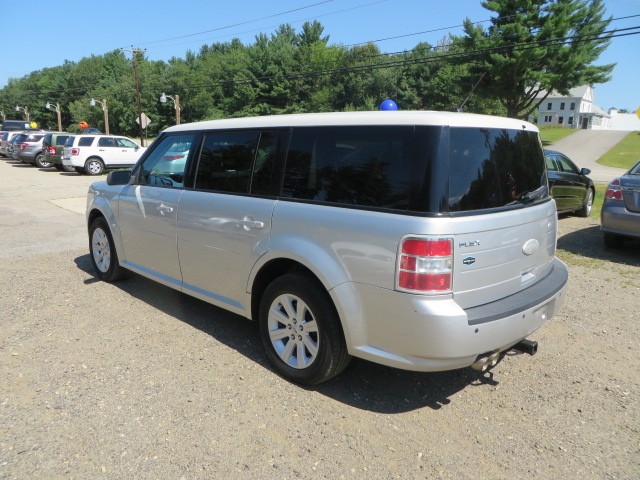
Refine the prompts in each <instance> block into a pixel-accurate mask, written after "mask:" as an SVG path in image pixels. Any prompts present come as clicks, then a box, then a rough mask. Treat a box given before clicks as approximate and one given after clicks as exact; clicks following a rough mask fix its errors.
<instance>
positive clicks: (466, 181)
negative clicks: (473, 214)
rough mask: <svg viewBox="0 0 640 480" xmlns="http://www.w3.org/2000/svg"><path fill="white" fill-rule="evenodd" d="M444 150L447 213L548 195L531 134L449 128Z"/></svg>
mask: <svg viewBox="0 0 640 480" xmlns="http://www.w3.org/2000/svg"><path fill="white" fill-rule="evenodd" d="M449 145H450V147H449V171H450V172H451V173H450V174H449V211H450V212H464V211H470V210H485V209H492V208H500V207H506V206H510V205H516V204H522V203H528V202H531V201H533V200H536V199H540V198H545V197H547V196H548V192H547V176H546V170H545V163H544V155H543V152H542V148H541V145H540V141H539V138H538V134H537V133H535V132H526V131H519V130H505V129H491V128H452V129H451V133H450V139H449Z"/></svg>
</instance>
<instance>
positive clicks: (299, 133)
mask: <svg viewBox="0 0 640 480" xmlns="http://www.w3.org/2000/svg"><path fill="white" fill-rule="evenodd" d="M441 131H442V127H417V128H416V127H414V126H353V127H351V126H345V127H301V128H296V129H294V130H293V133H292V137H291V143H290V146H289V152H288V155H287V162H286V167H285V175H284V185H283V191H282V196H283V197H289V198H295V199H301V200H313V201H320V202H331V203H339V204H349V205H358V206H363V207H374V208H384V209H394V210H412V211H419V212H430V211H433V210H434V209H436V208H437V205H433V204H432V203H431V201H430V200H431V192H430V190H431V187H430V179H431V170H432V168H433V165H434V164H435V163H436V159H437V157H438V155H439V154H438V151H439V150H438V149H439V145H440V133H441Z"/></svg>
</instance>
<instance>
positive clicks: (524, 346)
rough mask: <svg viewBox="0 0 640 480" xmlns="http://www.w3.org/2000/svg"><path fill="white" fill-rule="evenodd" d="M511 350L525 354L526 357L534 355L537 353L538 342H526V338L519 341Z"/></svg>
mask: <svg viewBox="0 0 640 480" xmlns="http://www.w3.org/2000/svg"><path fill="white" fill-rule="evenodd" d="M511 348H512V349H513V350H517V351H518V352H522V353H526V354H528V355H535V354H536V353H537V352H538V342H536V341H533V340H527V339H526V338H525V339H523V340H520V341H519V342H518V343H516V344H515V345H514V346H513V347H511Z"/></svg>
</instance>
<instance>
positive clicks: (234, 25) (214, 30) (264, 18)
mask: <svg viewBox="0 0 640 480" xmlns="http://www.w3.org/2000/svg"><path fill="white" fill-rule="evenodd" d="M334 1H335V0H324V1H322V2H316V3H312V4H310V5H306V6H304V7H299V8H294V9H292V10H287V11H285V12H280V13H274V14H273V15H267V16H266V17H261V18H256V19H253V20H247V21H246V22H240V23H234V24H232V25H225V26H222V27H217V28H213V29H211V30H204V31H202V32H197V33H189V34H186V35H180V36H177V37H170V38H165V39H161V40H151V41H149V42H143V43H141V44H140V45H149V44H152V43H162V42H167V41H171V40H179V39H181V38H188V37H195V36H197V35H204V34H205V33H211V32H217V31H220V30H227V29H229V28H234V27H239V26H242V25H248V24H250V23H255V22H259V21H262V20H268V19H270V18H274V17H279V16H282V15H286V14H288V13H293V12H299V11H300V10H306V9H307V8H312V7H317V6H318V5H322V4H325V3H331V2H334ZM384 1H386V0H384Z"/></svg>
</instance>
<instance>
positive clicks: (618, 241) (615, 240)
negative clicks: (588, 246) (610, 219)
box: [604, 232, 624, 248]
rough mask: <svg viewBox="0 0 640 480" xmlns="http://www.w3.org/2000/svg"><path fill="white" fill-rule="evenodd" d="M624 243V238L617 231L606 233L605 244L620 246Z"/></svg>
mask: <svg viewBox="0 0 640 480" xmlns="http://www.w3.org/2000/svg"><path fill="white" fill-rule="evenodd" d="M623 243H624V239H623V238H622V237H621V236H620V235H616V234H615V233H608V232H605V233H604V246H605V247H607V248H620V247H622V244H623Z"/></svg>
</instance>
